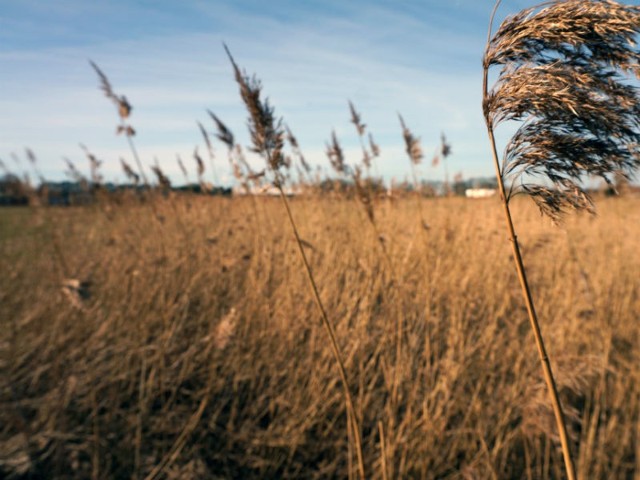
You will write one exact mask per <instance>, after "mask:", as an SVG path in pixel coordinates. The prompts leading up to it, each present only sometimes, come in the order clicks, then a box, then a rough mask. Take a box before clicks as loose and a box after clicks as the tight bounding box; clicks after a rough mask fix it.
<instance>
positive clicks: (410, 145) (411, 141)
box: [398, 114, 424, 165]
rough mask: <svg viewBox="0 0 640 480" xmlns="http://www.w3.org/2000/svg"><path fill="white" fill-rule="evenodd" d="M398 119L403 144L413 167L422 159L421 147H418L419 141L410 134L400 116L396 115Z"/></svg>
mask: <svg viewBox="0 0 640 480" xmlns="http://www.w3.org/2000/svg"><path fill="white" fill-rule="evenodd" d="M398 118H399V119H400V125H401V126H402V136H403V137H404V144H405V150H406V151H407V155H409V158H410V159H411V162H413V164H414V165H418V164H419V163H420V162H421V161H422V158H423V157H424V153H423V152H422V147H421V146H420V139H419V138H417V137H415V136H414V135H413V133H411V130H409V128H408V127H407V126H406V124H405V123H404V119H403V118H402V115H400V114H398Z"/></svg>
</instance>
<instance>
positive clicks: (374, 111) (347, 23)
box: [0, 0, 530, 181]
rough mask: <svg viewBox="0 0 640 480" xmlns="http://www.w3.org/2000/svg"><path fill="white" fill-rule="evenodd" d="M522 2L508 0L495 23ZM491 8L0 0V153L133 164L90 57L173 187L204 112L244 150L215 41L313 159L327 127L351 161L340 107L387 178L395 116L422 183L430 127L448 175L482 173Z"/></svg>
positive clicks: (115, 172)
mask: <svg viewBox="0 0 640 480" xmlns="http://www.w3.org/2000/svg"><path fill="white" fill-rule="evenodd" d="M529 5H530V2H527V1H525V0H506V1H505V2H504V3H503V5H502V7H501V9H500V12H499V15H498V17H499V18H502V17H504V16H505V15H506V14H509V13H515V12H516V11H518V10H520V9H522V8H524V7H527V6H529ZM492 8H493V1H492V0H488V1H485V0H449V1H432V0H421V1H420V0H415V1H413V0H411V1H409V0H405V1H396V2H383V1H362V0H352V1H344V0H343V1H334V0H326V1H303V0H297V1H294V0H288V1H283V0H272V1H271V2H263V1H258V0H238V1H197V0H185V1H181V2H174V1H162V0H159V1H145V2H142V1H139V2H134V1H123V0H118V1H113V0H112V1H107V0H105V1H100V2H97V1H96V2H89V1H87V0H57V1H55V2H48V1H44V0H40V1H36V0H20V1H9V0H0V65H1V68H0V108H1V109H2V116H1V117H0V132H1V133H0V159H2V160H3V161H4V163H5V164H7V165H8V166H10V167H12V168H15V169H16V170H21V169H26V168H27V162H25V161H24V157H25V156H24V149H25V147H29V148H31V149H32V150H33V151H34V152H35V154H36V156H37V157H38V161H39V165H40V169H41V170H42V172H43V173H44V175H45V177H46V178H48V179H54V180H59V179H62V178H64V173H63V172H64V170H65V165H64V161H63V160H62V159H63V157H68V158H69V159H71V160H73V161H74V162H75V163H76V164H77V165H78V166H79V167H80V168H82V169H84V170H85V171H86V170H87V168H88V165H87V161H86V159H85V157H84V154H83V152H82V150H81V149H80V147H79V144H80V143H83V144H85V145H87V146H88V147H89V149H90V150H91V151H92V152H93V153H94V154H96V155H97V156H98V158H100V159H101V160H103V161H104V168H103V170H104V175H105V177H106V179H107V180H113V181H122V180H123V179H124V175H123V174H122V172H121V170H120V164H119V158H120V157H123V158H125V159H126V160H127V161H131V158H130V153H129V151H128V148H127V144H126V141H125V139H124V138H122V137H117V136H116V135H115V127H116V125H117V123H118V118H117V115H116V112H115V109H114V107H113V105H112V104H111V103H110V102H109V101H108V100H107V99H106V98H105V97H104V96H103V95H102V93H101V91H100V90H99V89H98V81H97V78H96V75H95V73H94V72H93V70H92V69H91V67H90V66H89V63H88V60H89V59H91V60H93V61H94V62H96V63H97V64H98V65H99V66H100V68H101V69H102V70H103V71H104V72H105V73H106V74H107V76H108V77H109V79H110V81H111V83H112V85H113V87H114V90H115V91H116V93H119V94H125V95H126V96H127V98H128V99H129V101H130V102H131V104H132V105H133V108H134V109H133V113H132V117H131V123H132V124H133V126H134V127H135V128H136V130H137V131H138V135H137V136H136V137H135V142H136V145H137V147H138V149H139V150H140V152H141V156H142V160H143V164H145V165H150V164H153V163H154V160H155V159H156V158H157V159H158V161H159V163H160V165H161V166H162V168H163V169H164V170H165V171H167V172H168V173H169V175H170V176H171V177H172V178H173V179H174V180H176V181H181V179H182V177H181V174H180V173H179V169H178V166H177V162H176V154H180V155H181V156H182V158H183V159H184V161H185V163H186V164H187V166H188V167H189V168H190V169H191V170H192V172H193V166H194V162H193V160H192V157H191V152H192V151H193V148H194V146H195V145H200V148H201V149H203V148H204V147H203V142H202V140H201V136H200V132H199V130H198V128H197V125H196V121H197V120H199V121H201V122H203V123H204V125H205V126H207V127H208V128H209V129H210V130H211V131H213V125H212V124H211V122H210V120H209V119H208V117H207V115H206V109H211V110H212V111H214V112H215V113H216V114H217V115H218V116H219V117H220V118H221V119H222V120H223V121H224V122H225V123H226V124H227V125H228V126H229V128H231V129H232V130H233V131H234V133H235V134H236V136H237V137H238V138H239V139H240V140H241V141H242V143H243V144H245V145H246V144H247V143H248V135H247V133H246V113H245V110H244V108H243V105H242V103H241V100H240V97H239V95H238V89H237V86H236V84H235V82H234V80H233V75H232V70H231V66H230V64H229V61H228V60H227V58H226V55H225V52H224V49H223V48H222V42H223V41H224V42H225V43H226V44H227V45H228V46H229V48H230V49H231V52H232V53H233V55H234V57H235V59H236V61H237V63H238V64H239V65H240V66H241V67H242V68H244V69H245V70H246V71H247V72H248V73H256V74H257V76H258V77H259V78H260V79H261V80H262V83H263V86H264V92H265V93H266V94H267V95H268V97H269V98H270V100H271V102H272V104H273V105H274V106H275V108H276V113H277V114H278V115H280V116H282V117H284V120H285V121H286V123H288V124H289V125H290V126H291V128H292V130H293V132H294V134H295V135H296V136H297V137H298V141H299V143H300V145H301V147H302V149H303V152H304V154H305V156H306V157H307V159H308V160H310V162H311V163H314V164H319V165H323V166H326V165H328V162H327V160H326V157H325V154H324V150H325V142H326V141H327V140H328V139H329V137H330V134H331V131H332V129H335V130H336V132H337V134H338V137H339V139H340V141H341V143H342V144H343V147H345V151H346V153H347V155H348V160H349V161H350V162H352V163H355V162H357V161H359V159H360V153H359V146H358V145H359V144H358V138H357V135H356V132H355V130H354V128H353V125H352V124H351V123H350V122H349V110H348V103H347V102H348V100H351V101H353V103H354V104H355V106H356V108H357V109H358V110H359V112H360V113H361V114H362V117H363V120H364V122H365V123H366V124H367V126H368V128H369V130H370V131H371V132H372V133H373V135H374V137H375V139H376V141H377V143H378V144H379V145H380V147H381V150H382V155H381V158H380V159H378V168H379V171H380V173H381V174H383V175H384V176H385V177H386V178H390V177H395V178H397V179H398V180H402V179H404V178H405V176H406V175H407V174H408V173H409V164H408V160H407V158H406V156H405V155H404V150H403V143H402V136H401V130H400V126H399V124H398V120H397V112H400V113H401V114H402V115H403V117H404V118H405V121H406V122H407V124H408V125H409V127H410V128H411V130H412V131H413V132H414V133H415V134H416V135H417V136H420V137H421V139H422V144H423V148H424V150H425V152H426V155H427V157H429V158H427V159H425V164H423V165H422V166H421V175H422V176H423V177H425V178H429V179H442V178H443V176H444V171H443V169H442V167H439V168H435V169H434V168H432V167H431V166H430V165H429V160H430V156H431V154H432V152H433V151H434V150H435V149H436V147H437V144H438V142H439V137H440V133H441V132H444V133H445V134H446V135H447V137H448V139H449V141H450V143H451V145H452V148H453V154H452V155H451V157H450V159H449V165H450V167H449V169H450V172H451V174H453V173H456V172H459V171H461V172H463V173H464V176H465V177H466V178H468V177H472V176H480V175H492V173H493V170H492V164H491V162H490V159H489V147H488V143H487V140H486V134H485V131H484V123H483V120H482V116H481V108H480V97H481V92H480V90H481V73H482V72H481V57H482V52H483V48H484V43H485V40H486V30H487V23H488V19H489V15H490V13H491V9H492ZM215 147H216V151H217V160H216V162H217V166H218V173H219V176H221V177H223V178H225V179H227V180H228V179H229V176H230V175H229V172H228V168H227V162H226V157H225V150H224V148H223V146H222V145H219V144H216V145H215ZM12 153H15V154H17V155H18V156H19V157H21V158H22V159H23V161H22V167H20V168H18V167H17V165H16V163H15V162H14V160H12V159H11V158H12V155H11V154H12ZM252 162H255V164H256V165H258V163H259V159H253V160H252ZM191 175H192V178H193V175H194V174H193V173H192V174H191Z"/></svg>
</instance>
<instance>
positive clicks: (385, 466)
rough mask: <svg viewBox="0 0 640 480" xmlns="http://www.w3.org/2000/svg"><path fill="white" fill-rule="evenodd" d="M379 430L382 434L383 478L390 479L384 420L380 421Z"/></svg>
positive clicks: (381, 464)
mask: <svg viewBox="0 0 640 480" xmlns="http://www.w3.org/2000/svg"><path fill="white" fill-rule="evenodd" d="M378 432H379V434H380V468H382V480H389V477H388V473H387V449H386V447H385V440H384V426H383V425H382V421H380V420H379V421H378Z"/></svg>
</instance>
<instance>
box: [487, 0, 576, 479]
mask: <svg viewBox="0 0 640 480" xmlns="http://www.w3.org/2000/svg"><path fill="white" fill-rule="evenodd" d="M499 4H500V0H498V1H497V3H496V5H495V7H494V10H493V12H492V14H491V22H490V25H489V36H488V39H487V45H488V44H489V41H490V40H491V26H492V23H493V18H494V16H495V13H496V10H497V8H498V6H499ZM488 76H489V66H488V65H485V66H484V68H483V77H482V95H483V99H486V98H487V97H488ZM485 125H486V127H487V135H488V137H489V143H490V145H491V153H492V156H493V165H494V167H495V171H496V179H497V182H498V190H499V192H500V199H501V203H502V208H503V212H504V216H505V222H506V225H507V230H508V232H509V240H510V242H511V249H512V254H513V260H514V263H515V265H516V271H517V273H518V280H519V282H520V287H521V289H522V296H523V298H524V301H525V305H526V308H527V313H528V317H529V323H530V325H531V330H532V331H533V336H534V339H535V344H536V349H537V351H538V356H539V358H540V364H541V366H542V373H543V376H544V380H545V383H546V384H547V388H548V391H549V397H550V400H551V405H552V408H553V413H554V416H555V419H556V425H557V427H558V433H559V435H560V443H561V446H562V456H563V458H564V464H565V470H566V473H567V478H568V480H575V478H576V474H575V467H574V464H573V459H572V457H571V449H570V448H569V437H568V435H567V427H566V420H565V417H564V412H563V410H562V404H561V402H560V396H559V394H558V388H557V386H556V381H555V378H554V375H553V370H552V368H551V362H550V360H549V355H548V354H547V350H546V348H545V345H544V340H543V338H542V332H541V330H540V323H539V322H538V315H537V313H536V309H535V305H534V302H533V297H532V295H531V289H530V287H529V282H528V280H527V273H526V270H525V267H524V263H523V261H522V254H521V252H520V245H519V244H518V237H517V235H516V232H515V228H514V226H513V219H512V217H511V209H510V208H509V203H508V197H507V192H506V189H505V186H504V181H503V178H502V169H501V166H500V160H499V156H498V150H497V147H496V140H495V137H494V133H493V124H492V122H491V121H490V119H489V117H488V115H486V114H485Z"/></svg>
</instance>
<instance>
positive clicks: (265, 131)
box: [212, 45, 366, 480]
mask: <svg viewBox="0 0 640 480" xmlns="http://www.w3.org/2000/svg"><path fill="white" fill-rule="evenodd" d="M224 48H225V51H226V52H227V55H228V57H229V60H230V61H231V64H232V66H233V71H234V75H235V80H236V82H237V83H238V85H239V87H240V95H241V97H242V100H243V102H244V104H245V106H246V107H247V110H248V112H249V121H248V127H249V133H250V135H251V142H252V144H253V150H254V151H255V152H256V153H258V154H260V155H261V156H262V157H263V158H264V159H265V161H266V163H267V168H268V169H269V171H270V173H271V175H272V179H273V184H274V186H275V187H276V188H277V189H278V191H279V193H280V198H281V199H282V203H283V205H284V208H285V210H286V212H287V217H288V219H289V223H290V225H291V228H292V230H293V234H294V237H295V239H296V243H297V245H298V251H299V252H300V257H301V259H302V262H303V264H304V267H305V271H306V273H307V278H308V280H309V286H310V288H311V291H312V293H313V296H314V299H315V301H316V304H317V306H318V310H319V311H320V315H321V319H322V323H323V325H324V327H325V329H326V331H327V334H328V336H329V340H330V346H331V350H332V353H333V356H334V358H335V361H336V364H337V366H338V370H339V373H340V379H341V381H342V384H343V388H344V392H345V403H346V409H347V417H348V422H347V424H348V428H350V429H351V431H352V433H353V436H354V443H355V445H354V447H355V450H356V455H357V460H358V469H359V474H360V477H361V478H362V479H363V480H364V479H365V478H366V474H365V467H364V457H363V453H362V439H361V435H362V434H361V429H360V422H359V421H358V417H357V412H356V410H355V406H354V403H353V397H352V395H351V390H350V387H349V382H348V378H347V373H346V368H345V366H344V361H343V359H342V353H341V351H340V347H339V346H338V341H337V338H336V332H335V329H334V327H333V325H332V323H331V322H330V321H329V317H328V315H327V313H326V309H325V307H324V304H323V302H322V299H321V298H320V293H319V291H318V286H317V284H316V281H315V279H314V276H313V273H312V271H311V266H310V264H309V260H308V259H307V255H306V253H305V250H304V242H303V240H302V238H301V237H300V234H299V232H298V227H297V226H296V222H295V220H294V218H293V214H292V212H291V207H290V205H289V201H288V200H287V196H286V194H285V193H284V189H283V183H284V178H285V177H284V173H283V171H282V169H283V168H285V167H286V166H287V161H286V159H285V156H284V154H283V147H284V140H285V136H286V132H285V129H284V126H283V124H282V120H281V119H279V118H277V117H276V116H275V111H274V108H273V107H272V106H271V105H270V104H269V101H268V99H263V98H262V97H261V93H262V85H261V83H260V81H259V80H258V79H257V78H256V77H255V76H252V77H249V76H248V75H247V74H246V73H245V72H243V71H241V70H240V68H239V67H238V65H237V64H236V62H235V60H234V59H233V56H232V55H231V52H230V51H229V49H228V48H227V46H226V45H225V46H224ZM212 117H213V116H212ZM213 118H214V121H216V123H217V124H218V127H221V126H222V125H221V124H220V122H218V121H217V120H216V118H215V117H213ZM220 130H221V131H220V133H221V135H225V134H226V132H225V129H222V128H220Z"/></svg>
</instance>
